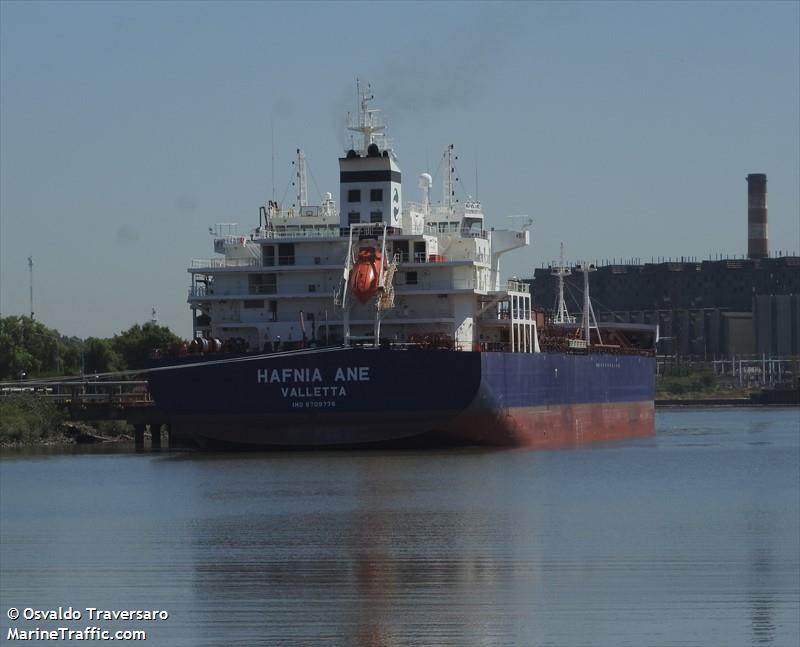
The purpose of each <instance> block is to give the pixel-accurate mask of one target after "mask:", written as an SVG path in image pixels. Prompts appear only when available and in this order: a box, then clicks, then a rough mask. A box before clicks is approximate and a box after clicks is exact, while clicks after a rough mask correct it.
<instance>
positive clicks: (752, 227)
mask: <svg viewBox="0 0 800 647" xmlns="http://www.w3.org/2000/svg"><path fill="white" fill-rule="evenodd" d="M767 256H769V247H768V246H767V176H766V175H765V174H764V173H751V174H750V175H748V176H747V258H766V257H767Z"/></svg>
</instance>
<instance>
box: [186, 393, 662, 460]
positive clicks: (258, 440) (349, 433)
mask: <svg viewBox="0 0 800 647" xmlns="http://www.w3.org/2000/svg"><path fill="white" fill-rule="evenodd" d="M171 424H172V431H173V432H174V433H175V434H176V436H181V437H190V438H191V439H192V440H194V441H195V442H196V443H197V444H200V445H202V446H215V445H226V446H236V447H245V446H250V447H261V448H269V447H273V448H278V447H368V446H415V447H427V446H442V445H487V446H495V447H529V448H534V449H553V448H558V447H575V446H581V445H588V444H591V443H596V442H603V441H608V440H620V439H624V438H635V437H645V436H652V435H653V434H654V433H655V410H654V407H653V402H652V401H650V402H616V403H605V404H599V403H598V404H575V405H560V406H552V407H548V406H540V407H519V408H513V409H502V410H498V409H485V410H477V409H476V408H475V407H470V408H469V409H467V410H465V411H463V412H461V413H455V412H451V413H449V414H448V413H445V412H441V411H439V412H435V413H434V412H416V413H414V414H409V413H403V412H394V413H393V414H392V415H388V416H386V417H385V420H382V421H381V423H380V424H376V422H375V420H374V419H372V420H371V421H365V420H364V417H363V416H338V415H335V416H329V417H327V419H326V420H325V421H324V422H323V420H320V419H319V418H308V419H299V420H298V419H297V418H292V417H280V416H267V417H258V416H237V417H219V418H215V417H209V416H202V417H186V418H179V419H175V420H172V421H171Z"/></svg>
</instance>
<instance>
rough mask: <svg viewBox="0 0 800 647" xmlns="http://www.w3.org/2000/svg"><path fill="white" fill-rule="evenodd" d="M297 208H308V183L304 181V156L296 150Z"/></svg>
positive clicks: (299, 149) (300, 150) (301, 150)
mask: <svg viewBox="0 0 800 647" xmlns="http://www.w3.org/2000/svg"><path fill="white" fill-rule="evenodd" d="M296 164H297V173H296V175H297V207H298V208H300V207H305V206H308V182H307V180H306V155H305V153H304V152H303V149H302V148H298V149H297V162H296Z"/></svg>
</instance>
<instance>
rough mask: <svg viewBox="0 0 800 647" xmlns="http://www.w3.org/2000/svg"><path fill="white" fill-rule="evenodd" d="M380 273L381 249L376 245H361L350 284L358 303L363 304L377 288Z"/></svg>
mask: <svg viewBox="0 0 800 647" xmlns="http://www.w3.org/2000/svg"><path fill="white" fill-rule="evenodd" d="M380 275H381V251H380V250H379V249H378V248H377V247H362V248H361V249H360V250H359V251H358V257H357V258H356V262H355V264H354V265H353V270H352V274H351V279H350V280H351V285H352V289H353V294H354V295H355V297H356V299H358V301H359V303H361V304H365V303H366V302H367V301H369V300H370V299H371V298H372V296H373V295H374V294H375V292H377V290H378V277H380Z"/></svg>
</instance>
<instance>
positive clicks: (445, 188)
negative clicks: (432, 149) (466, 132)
mask: <svg viewBox="0 0 800 647" xmlns="http://www.w3.org/2000/svg"><path fill="white" fill-rule="evenodd" d="M454 158H455V156H454V155H453V145H452V144H450V145H449V146H448V147H447V149H446V150H445V152H444V160H443V161H444V162H445V164H447V168H445V171H444V173H443V174H442V206H444V207H447V211H448V212H451V211H452V210H453V193H454V192H453V172H454V171H455V167H454V166H453V163H454V161H455V159H458V158H455V159H454Z"/></svg>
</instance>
